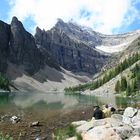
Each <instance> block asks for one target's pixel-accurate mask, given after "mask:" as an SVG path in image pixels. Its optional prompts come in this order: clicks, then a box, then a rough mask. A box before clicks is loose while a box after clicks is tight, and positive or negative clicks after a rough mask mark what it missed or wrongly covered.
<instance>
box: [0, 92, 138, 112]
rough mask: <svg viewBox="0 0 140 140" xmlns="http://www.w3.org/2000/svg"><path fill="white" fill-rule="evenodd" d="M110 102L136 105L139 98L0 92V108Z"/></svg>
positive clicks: (71, 106)
mask: <svg viewBox="0 0 140 140" xmlns="http://www.w3.org/2000/svg"><path fill="white" fill-rule="evenodd" d="M103 104H112V105H113V106H115V107H118V108H122V107H127V106H137V105H138V104H140V98H139V97H136V98H132V97H131V98H130V97H127V98H124V97H115V96H114V95H108V96H104V97H95V96H85V95H65V94H64V93H56V92H54V93H53V92H52V93H23V92H17V93H0V108H8V109H9V108H11V109H12V108H21V109H37V110H39V109H50V110H53V109H69V108H72V109H76V108H79V107H83V106H84V107H86V106H94V105H100V106H101V105H103Z"/></svg>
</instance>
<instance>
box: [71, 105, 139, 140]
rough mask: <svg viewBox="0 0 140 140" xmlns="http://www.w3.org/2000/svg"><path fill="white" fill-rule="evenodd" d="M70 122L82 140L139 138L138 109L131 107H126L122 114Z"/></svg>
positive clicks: (137, 139)
mask: <svg viewBox="0 0 140 140" xmlns="http://www.w3.org/2000/svg"><path fill="white" fill-rule="evenodd" d="M72 124H73V125H74V126H76V131H77V133H80V134H81V136H82V138H83V140H140V109H135V108H132V107H128V108H126V109H125V111H124V114H123V115H120V114H113V115H112V116H111V117H110V118H105V119H101V120H94V119H92V120H91V121H89V122H88V121H83V120H82V121H77V122H73V123H72Z"/></svg>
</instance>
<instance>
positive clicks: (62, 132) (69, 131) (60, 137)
mask: <svg viewBox="0 0 140 140" xmlns="http://www.w3.org/2000/svg"><path fill="white" fill-rule="evenodd" d="M54 135H55V136H54V140H65V139H67V138H70V137H74V136H76V137H77V140H82V137H81V135H80V134H78V133H77V132H76V129H75V127H74V126H73V125H70V126H68V127H67V128H65V129H59V130H57V132H56V133H55V134H54Z"/></svg>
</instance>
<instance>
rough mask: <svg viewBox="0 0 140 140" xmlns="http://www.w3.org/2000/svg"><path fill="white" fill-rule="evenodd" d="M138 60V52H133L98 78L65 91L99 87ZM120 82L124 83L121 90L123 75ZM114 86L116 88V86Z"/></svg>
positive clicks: (139, 55)
mask: <svg viewBox="0 0 140 140" xmlns="http://www.w3.org/2000/svg"><path fill="white" fill-rule="evenodd" d="M138 60H140V54H139V53H135V54H133V55H132V56H131V57H130V58H128V59H125V60H124V61H123V62H121V63H120V64H118V65H117V66H116V67H115V68H112V69H110V70H108V71H106V72H105V73H103V75H102V76H101V78H98V79H96V80H94V81H93V82H90V83H86V84H83V85H78V86H75V87H69V88H65V92H66V93H68V92H75V91H84V90H87V89H90V90H94V89H96V88H99V87H100V86H102V85H103V84H105V83H106V82H108V81H109V80H111V79H112V78H114V77H116V76H117V75H118V74H120V73H121V72H123V71H124V70H125V69H127V68H128V67H130V66H131V65H133V64H134V63H135V62H137V61H138ZM122 83H123V84H124V85H121V88H124V89H122V90H125V87H126V81H125V78H124V77H123V79H122ZM117 84H119V83H117ZM116 88H118V86H117V87H116ZM119 89H120V88H118V89H117V90H116V91H117V92H118V90H119Z"/></svg>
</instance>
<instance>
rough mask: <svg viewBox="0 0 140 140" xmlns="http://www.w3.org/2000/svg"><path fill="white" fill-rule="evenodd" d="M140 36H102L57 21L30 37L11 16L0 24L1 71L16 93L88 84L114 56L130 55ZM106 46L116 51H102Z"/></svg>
mask: <svg viewBox="0 0 140 140" xmlns="http://www.w3.org/2000/svg"><path fill="white" fill-rule="evenodd" d="M139 35H140V31H139V30H137V31H134V32H130V33H126V34H120V35H104V34H101V33H98V32H95V31H93V30H92V29H91V28H88V27H83V26H80V25H77V24H76V23H73V22H68V23H65V22H64V21H62V20H61V19H59V20H58V22H57V23H56V25H55V26H54V27H53V28H52V29H50V30H48V31H45V30H41V29H40V28H39V27H37V28H36V33H35V36H33V35H31V34H30V33H29V32H27V31H26V30H25V28H24V26H23V24H22V23H21V22H20V21H19V20H18V19H17V18H16V17H13V18H12V21H11V24H7V23H4V22H3V21H0V72H1V73H2V74H3V75H5V76H6V77H7V78H8V79H9V80H10V82H11V83H12V84H13V85H14V86H16V87H17V88H18V89H19V90H30V91H32V90H34V91H36V90H39V91H46V90H59V89H61V90H62V89H64V88H65V87H69V85H71V86H72V85H76V84H81V83H84V82H87V81H89V80H90V79H91V77H92V76H91V75H95V74H97V73H98V72H100V71H101V70H102V69H103V68H104V67H105V66H108V65H109V62H110V61H112V63H115V62H116V61H115V59H114V58H115V57H117V59H119V58H122V55H123V54H127V55H128V54H129V53H131V52H132V50H133V49H132V46H131V44H132V43H133V44H135V43H134V42H137V40H138V37H139ZM136 44H137V43H136ZM116 46H119V48H120V46H121V52H120V53H119V55H118V53H116V52H118V47H116ZM133 46H135V48H137V45H133ZM107 47H109V49H110V48H111V49H112V50H115V51H110V50H109V52H108V51H106V52H105V51H104V49H105V50H107ZM112 58H113V59H112Z"/></svg>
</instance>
